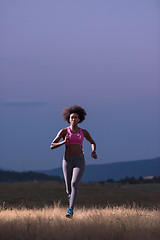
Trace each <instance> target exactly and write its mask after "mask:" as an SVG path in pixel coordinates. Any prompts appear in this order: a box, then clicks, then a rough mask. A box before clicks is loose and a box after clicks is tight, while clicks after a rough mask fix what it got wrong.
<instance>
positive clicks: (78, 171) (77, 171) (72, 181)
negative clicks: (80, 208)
mask: <svg viewBox="0 0 160 240" xmlns="http://www.w3.org/2000/svg"><path fill="white" fill-rule="evenodd" d="M62 168H63V174H64V180H65V185H66V192H67V194H71V197H70V201H69V207H70V208H74V204H75V201H76V197H77V191H78V184H79V182H80V180H81V178H82V175H83V173H84V169H85V159H84V155H83V154H82V155H79V156H66V157H64V158H63V162H62Z"/></svg>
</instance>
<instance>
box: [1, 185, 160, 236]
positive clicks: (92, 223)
mask: <svg viewBox="0 0 160 240" xmlns="http://www.w3.org/2000/svg"><path fill="white" fill-rule="evenodd" d="M139 186H140V185H139ZM159 189H160V184H156V185H155V184H154V185H152V187H151V185H150V184H148V187H147V185H146V184H145V185H143V184H141V186H140V187H139V188H136V186H135V185H134V186H131V185H116V184H108V183H106V184H100V183H81V184H80V187H79V194H78V199H77V204H76V207H75V211H74V218H73V219H72V220H71V219H67V218H65V214H66V211H67V207H68V200H67V196H66V194H65V187H64V183H59V182H36V183H34V182H33V183H13V184H11V183H7V184H5V183H3V184H0V204H1V211H0V222H1V224H0V239H1V240H8V239H9V240H10V239H13V240H14V239H16V240H21V239H23V240H32V239H34V240H41V239H42V240H43V239H44V240H50V239H52V240H61V239H66V240H68V239H69V240H72V239H76V240H81V239H83V240H89V239H93V240H94V239H95V240H100V239H104V240H135V239H136V240H143V239H144V240H151V239H152V240H159V239H160V228H159V226H160V212H159V210H160V191H159Z"/></svg>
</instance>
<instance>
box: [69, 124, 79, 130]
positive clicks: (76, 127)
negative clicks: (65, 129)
mask: <svg viewBox="0 0 160 240" xmlns="http://www.w3.org/2000/svg"><path fill="white" fill-rule="evenodd" d="M70 129H71V131H74V132H77V131H79V127H78V125H70Z"/></svg>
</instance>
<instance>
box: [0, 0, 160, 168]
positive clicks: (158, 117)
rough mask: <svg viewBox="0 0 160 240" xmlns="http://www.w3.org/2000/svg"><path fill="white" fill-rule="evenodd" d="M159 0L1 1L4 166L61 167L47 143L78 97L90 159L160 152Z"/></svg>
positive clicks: (126, 158)
mask: <svg viewBox="0 0 160 240" xmlns="http://www.w3.org/2000/svg"><path fill="white" fill-rule="evenodd" d="M159 22H160V2H159V1H158V0H152V1H150V0H141V1H139V0H132V1H128V0H121V1H119V0H113V1H104V0H100V1H94V0H84V1H83V0H81V1H75V0H73V1H70V0H68V1H59V0H53V1H51V0H46V1H42V0H34V1H32V0H29V1H22V0H14V1H12V0H7V1H6V0H1V2H0V35H1V38H0V79H1V82H0V110H1V116H2V117H1V119H0V130H1V133H2V134H1V137H0V141H1V144H0V150H1V154H0V167H3V168H9V169H14V170H29V169H50V168H54V167H58V166H61V160H62V155H63V151H64V148H63V147H62V148H59V149H56V150H54V151H51V150H50V149H49V145H50V142H51V141H52V139H53V138H54V137H55V135H56V134H57V132H58V131H59V130H60V129H61V128H63V127H66V126H67V123H65V122H64V121H63V119H62V117H61V111H62V109H63V108H64V107H67V106H69V105H72V104H78V105H81V106H83V107H84V108H85V109H86V111H87V118H86V121H85V122H84V123H82V125H80V126H81V127H82V128H86V129H87V130H88V131H89V132H90V134H91V135H92V137H93V138H94V139H95V141H96V143H97V152H98V155H99V159H98V160H93V159H91V157H90V146H89V144H88V143H87V142H85V143H84V149H85V153H86V163H87V164H98V163H108V162H118V161H130V160H139V159H148V158H153V157H157V156H160V112H159V109H160V83H159V81H160V67H159V64H160V24H159Z"/></svg>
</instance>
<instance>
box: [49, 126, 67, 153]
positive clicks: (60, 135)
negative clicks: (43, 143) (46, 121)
mask: <svg viewBox="0 0 160 240" xmlns="http://www.w3.org/2000/svg"><path fill="white" fill-rule="evenodd" d="M61 138H63V141H62V142H59V141H60V139H61ZM68 139H69V136H68V134H67V132H66V129H62V130H60V131H59V132H58V134H57V136H56V137H55V139H54V140H53V141H52V143H51V146H50V148H51V149H55V148H58V147H60V146H62V145H63V144H65V143H66V142H67V141H68Z"/></svg>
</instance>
